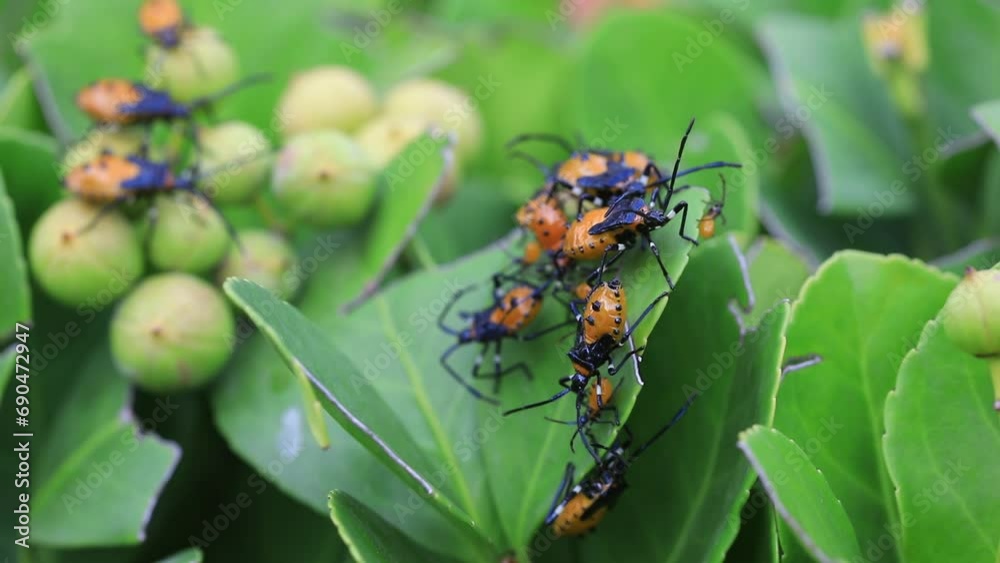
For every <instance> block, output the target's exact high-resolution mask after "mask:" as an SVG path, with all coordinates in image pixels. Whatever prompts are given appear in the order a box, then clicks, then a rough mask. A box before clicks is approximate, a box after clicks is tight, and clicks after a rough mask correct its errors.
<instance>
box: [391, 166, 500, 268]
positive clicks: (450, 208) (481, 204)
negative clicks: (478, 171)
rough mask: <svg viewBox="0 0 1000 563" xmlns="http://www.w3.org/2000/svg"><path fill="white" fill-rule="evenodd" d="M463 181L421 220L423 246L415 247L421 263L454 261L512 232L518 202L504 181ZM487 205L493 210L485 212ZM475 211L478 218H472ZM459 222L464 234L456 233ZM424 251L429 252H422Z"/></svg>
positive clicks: (419, 235)
mask: <svg viewBox="0 0 1000 563" xmlns="http://www.w3.org/2000/svg"><path fill="white" fill-rule="evenodd" d="M460 182H461V183H460V185H459V189H458V192H457V193H456V194H455V195H454V196H453V197H452V198H451V199H450V200H449V201H448V203H447V204H445V205H444V206H442V207H438V208H435V209H432V210H431V212H430V213H429V214H428V215H427V219H426V220H425V221H424V222H423V223H421V224H420V229H419V231H418V235H417V237H418V239H419V241H418V242H419V244H420V245H421V246H422V248H420V249H419V252H417V250H418V249H415V248H411V254H412V255H413V258H414V259H415V262H416V263H417V264H423V263H424V262H426V261H429V262H431V263H434V264H446V263H448V262H452V261H454V260H457V259H459V258H461V257H462V256H465V255H466V254H469V253H472V252H475V251H476V250H477V249H480V248H482V247H484V246H486V245H488V244H491V243H492V242H494V241H496V240H498V239H500V238H502V237H503V236H504V235H505V234H507V233H509V232H510V226H511V222H512V220H513V217H514V213H515V212H516V210H517V205H516V204H515V203H514V202H513V201H512V200H511V198H510V195H509V194H506V193H503V192H502V191H501V189H500V187H501V182H500V181H499V180H495V179H491V178H477V179H469V180H460ZM484 209H489V210H490V213H489V214H483V210H484ZM473 215H475V216H476V221H475V222H474V223H470V222H468V218H469V217H471V216H473ZM480 215H482V217H481V218H480V217H479V216H480ZM455 225H461V226H462V231H461V233H462V235H461V236H455ZM417 244H418V243H417V242H415V243H414V246H416V245H417ZM421 253H423V254H426V256H420V254H421Z"/></svg>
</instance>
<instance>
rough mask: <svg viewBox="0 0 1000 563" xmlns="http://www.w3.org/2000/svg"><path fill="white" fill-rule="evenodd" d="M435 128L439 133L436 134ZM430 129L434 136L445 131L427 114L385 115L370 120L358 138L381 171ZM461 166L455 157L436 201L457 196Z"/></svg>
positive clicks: (441, 201) (440, 201) (439, 201)
mask: <svg viewBox="0 0 1000 563" xmlns="http://www.w3.org/2000/svg"><path fill="white" fill-rule="evenodd" d="M435 129H436V130H437V131H436V132H437V134H435ZM426 132H430V133H431V136H432V137H436V136H440V134H441V130H440V129H438V128H436V127H435V126H433V125H431V124H430V123H429V122H428V121H427V120H426V119H425V118H423V117H414V116H409V115H389V114H383V115H381V116H379V117H377V118H375V119H373V120H372V121H369V122H368V123H367V124H366V125H365V126H364V127H363V128H362V129H361V131H359V132H358V135H357V139H358V144H360V145H361V148H363V149H364V150H365V152H366V153H368V156H369V157H370V158H371V159H372V161H373V162H374V164H375V165H376V167H377V168H378V169H380V170H381V169H384V168H385V167H386V166H388V165H389V164H390V163H391V162H392V160H393V159H394V158H396V156H398V155H399V153H400V152H402V151H403V149H405V148H406V147H407V146H408V145H409V144H410V143H411V142H413V140H414V139H416V138H417V137H419V136H420V135H422V134H423V133H426ZM458 167H459V165H458V162H457V160H455V159H452V161H451V168H450V169H449V170H448V174H447V176H446V177H445V180H444V185H443V186H442V187H441V191H440V192H438V197H437V198H436V199H435V202H437V203H443V202H444V201H447V200H448V199H449V198H451V196H452V195H454V193H455V188H456V187H457V186H458V176H459V171H458Z"/></svg>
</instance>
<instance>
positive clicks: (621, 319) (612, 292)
mask: <svg viewBox="0 0 1000 563" xmlns="http://www.w3.org/2000/svg"><path fill="white" fill-rule="evenodd" d="M582 314H583V319H582V320H581V322H582V323H583V338H584V341H585V342H586V343H587V344H593V343H595V342H597V341H598V340H600V339H601V338H604V337H605V336H611V337H612V338H613V339H614V341H615V342H616V343H617V342H619V341H620V340H621V339H622V337H623V336H624V335H625V321H626V314H627V311H626V309H625V288H624V287H622V286H621V284H620V283H615V282H612V283H602V284H601V285H599V286H597V287H596V288H594V290H593V291H591V292H590V296H589V297H588V298H587V302H586V304H584V310H583V311H582Z"/></svg>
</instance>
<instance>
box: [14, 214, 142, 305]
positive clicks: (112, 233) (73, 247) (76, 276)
mask: <svg viewBox="0 0 1000 563" xmlns="http://www.w3.org/2000/svg"><path fill="white" fill-rule="evenodd" d="M100 211H101V207H100V206H97V205H90V204H87V203H85V202H83V201H82V200H79V199H75V198H74V199H64V200H62V201H60V202H58V203H56V204H55V205H53V206H52V207H50V208H49V209H48V210H47V211H46V212H45V213H44V214H43V215H42V216H41V218H39V220H38V221H37V222H36V223H35V226H34V228H33V229H32V230H31V236H30V239H29V241H28V261H29V263H30V264H31V270H32V272H33V274H34V276H35V279H36V280H38V284H39V285H41V286H42V288H43V289H44V290H45V292H46V293H48V294H49V295H51V296H52V297H53V298H54V299H56V300H57V301H59V302H60V303H63V304H65V305H69V306H72V307H76V306H80V305H88V306H90V307H92V308H94V309H96V310H100V309H102V308H103V307H105V306H107V305H108V304H109V303H111V302H112V301H114V300H115V299H116V298H117V297H118V296H120V295H121V294H122V293H124V292H125V291H126V290H127V289H128V288H129V287H131V286H132V284H133V283H135V281H136V280H138V279H139V277H140V276H142V271H143V257H142V249H141V247H140V245H139V241H138V238H137V237H136V235H135V231H134V230H133V228H132V225H130V224H129V222H128V221H127V220H126V219H125V217H124V216H123V215H122V214H121V213H118V212H116V211H112V212H109V213H105V214H104V216H103V217H101V218H100V220H98V221H97V222H96V223H94V222H92V220H93V219H94V218H95V217H96V215H97V214H98V213H99V212H100ZM88 225H92V226H89V227H88ZM85 228H86V230H84V229H85Z"/></svg>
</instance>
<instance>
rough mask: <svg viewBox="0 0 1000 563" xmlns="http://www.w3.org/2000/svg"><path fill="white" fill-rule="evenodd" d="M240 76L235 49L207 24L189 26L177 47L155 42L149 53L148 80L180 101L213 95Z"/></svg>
mask: <svg viewBox="0 0 1000 563" xmlns="http://www.w3.org/2000/svg"><path fill="white" fill-rule="evenodd" d="M238 76H239V64H238V62H237V58H236V53H235V51H233V49H232V47H230V46H229V45H228V44H227V43H226V42H225V41H223V40H222V38H221V37H220V36H219V34H218V33H217V32H216V31H215V30H214V29H212V28H208V27H196V28H191V29H187V30H185V31H183V32H182V33H181V39H180V43H179V44H178V46H177V47H175V48H172V49H164V48H163V47H160V46H158V45H153V46H151V47H150V48H149V50H148V52H147V54H146V82H147V83H148V84H149V85H150V86H152V87H153V88H158V89H165V90H166V91H167V92H169V93H170V95H171V96H173V97H174V98H175V99H176V100H178V101H181V102H190V101H191V100H194V99H196V98H200V97H203V96H208V95H211V94H214V93H216V92H218V91H220V90H222V89H223V88H225V87H227V86H229V85H231V84H232V83H233V82H235V81H236V79H237V77H238Z"/></svg>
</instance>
